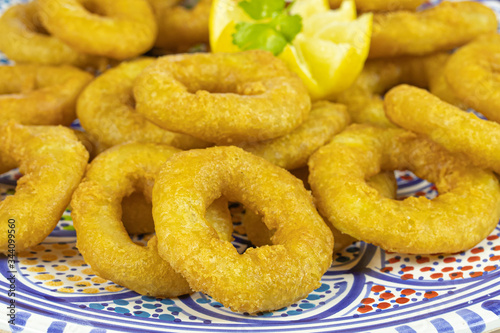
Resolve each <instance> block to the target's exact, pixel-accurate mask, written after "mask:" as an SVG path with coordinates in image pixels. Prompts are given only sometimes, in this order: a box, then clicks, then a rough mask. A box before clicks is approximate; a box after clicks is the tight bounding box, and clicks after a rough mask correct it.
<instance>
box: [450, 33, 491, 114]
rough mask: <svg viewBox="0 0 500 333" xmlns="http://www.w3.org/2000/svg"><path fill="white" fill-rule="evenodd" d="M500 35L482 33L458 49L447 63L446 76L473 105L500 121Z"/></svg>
mask: <svg viewBox="0 0 500 333" xmlns="http://www.w3.org/2000/svg"><path fill="white" fill-rule="evenodd" d="M499 68H500V35H498V34H497V33H494V34H489V35H485V36H481V37H479V38H477V39H476V40H475V41H473V42H472V43H469V44H468V45H465V46H464V47H462V48H460V49H459V50H458V51H456V52H455V53H454V54H453V55H452V56H451V57H450V61H449V62H448V64H447V66H446V70H445V73H446V78H447V79H448V82H449V84H450V85H451V87H452V88H453V90H454V92H455V93H456V94H457V95H458V96H459V97H460V99H461V100H462V101H463V102H464V103H465V104H467V105H468V106H469V107H471V108H473V109H475V110H476V111H479V112H481V113H482V114H484V115H485V116H486V117H487V118H488V119H490V120H494V121H496V122H500V81H499V80H498V75H497V72H498V69H499Z"/></svg>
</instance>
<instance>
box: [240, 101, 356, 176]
mask: <svg viewBox="0 0 500 333" xmlns="http://www.w3.org/2000/svg"><path fill="white" fill-rule="evenodd" d="M350 122H351V118H350V117H349V114H348V113H347V111H346V107H345V106H344V105H341V104H333V103H329V102H326V101H321V102H316V103H314V104H313V106H312V109H311V113H310V114H309V117H307V119H306V121H305V122H304V123H302V124H301V125H300V126H299V127H297V128H296V129H294V130H293V131H292V132H290V133H289V134H287V135H284V136H282V137H279V138H276V139H271V140H267V141H263V142H257V143H254V144H246V145H241V146H240V147H241V148H243V149H245V150H246V151H249V152H251V153H252V154H255V155H257V156H260V157H263V158H265V159H266V160H268V161H269V162H271V163H273V164H276V165H277V166H279V167H282V168H284V169H287V170H293V169H297V168H300V167H303V166H306V165H307V160H308V159H309V156H311V155H312V154H313V153H314V152H315V151H316V150H317V149H318V148H320V147H322V146H323V145H324V144H325V143H327V142H328V141H330V140H331V139H332V138H333V136H334V135H335V134H337V133H339V132H341V131H342V130H343V129H344V128H346V127H347V125H349V123H350Z"/></svg>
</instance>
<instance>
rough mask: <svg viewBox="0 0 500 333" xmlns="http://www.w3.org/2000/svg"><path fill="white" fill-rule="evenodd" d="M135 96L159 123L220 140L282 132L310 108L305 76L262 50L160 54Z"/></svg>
mask: <svg viewBox="0 0 500 333" xmlns="http://www.w3.org/2000/svg"><path fill="white" fill-rule="evenodd" d="M200 68H202V69H203V70H202V71H200ZM134 96H135V99H136V102H137V111H138V112H139V113H141V114H143V115H145V116H146V117H147V118H148V119H150V120H151V121H153V122H154V123H156V124H158V125H159V126H161V127H163V128H166V129H168V130H171V131H174V132H180V133H185V134H189V135H192V136H194V137H197V138H200V139H202V140H206V141H208V142H215V143H219V144H235V143H240V142H256V141H263V140H267V139H273V138H276V137H279V136H283V135H285V134H287V133H289V132H290V131H292V130H293V129H295V128H296V127H298V126H299V125H300V124H301V123H302V122H304V120H305V119H306V118H307V115H308V114H309V111H310V109H311V102H310V98H309V95H308V93H307V90H306V88H305V86H304V84H303V83H302V81H301V80H300V79H299V78H298V77H297V76H296V75H295V73H293V72H291V71H290V70H289V69H288V68H287V66H286V65H285V63H284V62H282V61H281V60H280V59H278V58H276V57H274V56H273V55H272V53H270V52H267V51H260V50H258V51H246V52H239V53H230V54H226V53H218V54H201V53H199V54H188V55H175V56H165V57H162V58H159V59H158V60H157V61H156V62H155V63H154V64H153V65H151V66H149V67H148V68H147V69H146V70H144V71H143V72H142V73H141V75H140V76H139V77H138V78H137V80H136V84H135V86H134ZM283 96H286V98H283Z"/></svg>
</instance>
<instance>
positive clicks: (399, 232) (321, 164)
mask: <svg viewBox="0 0 500 333" xmlns="http://www.w3.org/2000/svg"><path fill="white" fill-rule="evenodd" d="M309 169H310V172H311V175H310V177H309V182H310V184H311V188H312V190H313V195H314V196H315V198H316V204H317V206H318V208H319V210H320V212H321V213H322V215H323V216H325V217H326V218H327V220H328V221H330V222H331V223H332V224H333V225H334V226H335V227H336V228H337V229H339V230H340V231H342V232H345V233H348V234H350V235H351V236H353V237H355V238H358V239H360V240H363V241H366V242H369V243H373V244H375V245H378V246H380V247H382V248H383V249H385V250H388V251H396V252H401V253H456V252H461V251H463V250H466V249H469V248H471V247H473V246H474V245H476V244H477V243H478V242H480V241H481V240H482V239H483V238H485V237H486V236H487V235H488V234H489V233H490V232H491V231H492V230H493V229H494V228H495V226H496V225H497V224H498V220H499V218H500V185H499V183H498V179H497V178H496V176H495V175H494V174H493V173H492V172H489V171H485V170H482V169H479V168H474V167H471V166H469V165H468V164H467V163H466V161H463V160H461V159H456V158H454V157H453V156H452V155H450V154H449V153H448V152H447V151H446V150H444V149H443V148H442V147H441V146H440V145H438V144H437V143H434V142H433V141H431V140H429V139H426V138H424V137H420V136H417V135H416V134H414V133H412V132H409V131H406V130H401V129H382V128H376V127H370V126H367V125H351V127H350V128H348V129H347V130H345V131H344V132H342V133H341V134H339V135H337V136H336V137H335V138H334V139H333V140H332V142H331V143H330V144H328V145H327V146H324V147H322V148H320V149H319V150H318V151H317V152H316V153H315V154H314V155H313V156H312V157H311V159H310V160H309ZM381 170H410V171H413V172H414V173H415V174H416V175H417V176H419V177H421V178H424V179H427V180H429V181H431V182H434V183H435V185H436V187H437V188H438V191H439V196H438V197H437V198H435V199H432V200H429V199H427V198H425V197H410V198H406V199H404V200H402V201H396V200H392V199H389V198H385V197H383V196H382V195H380V193H378V191H376V190H375V189H373V188H371V187H369V186H368V185H367V184H366V181H365V179H367V178H369V177H370V176H372V175H374V174H377V173H379V172H380V171H381Z"/></svg>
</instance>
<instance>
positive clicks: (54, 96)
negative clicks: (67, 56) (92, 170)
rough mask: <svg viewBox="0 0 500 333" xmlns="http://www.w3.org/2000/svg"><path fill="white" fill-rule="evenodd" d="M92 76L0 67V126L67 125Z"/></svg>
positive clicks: (70, 69)
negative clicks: (11, 121)
mask: <svg viewBox="0 0 500 333" xmlns="http://www.w3.org/2000/svg"><path fill="white" fill-rule="evenodd" d="M92 78H93V76H92V75H90V74H89V73H87V72H84V71H81V70H79V69H77V68H74V67H70V66H63V67H53V66H39V65H14V66H0V123H4V122H6V121H9V120H15V121H16V122H18V123H20V124H24V125H59V124H62V125H66V126H69V125H70V124H71V123H72V122H73V120H75V118H76V113H75V109H76V99H77V98H78V96H79V95H80V92H81V91H82V90H83V88H84V87H85V86H86V85H87V84H88V83H89V82H90V81H91V80H92Z"/></svg>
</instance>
